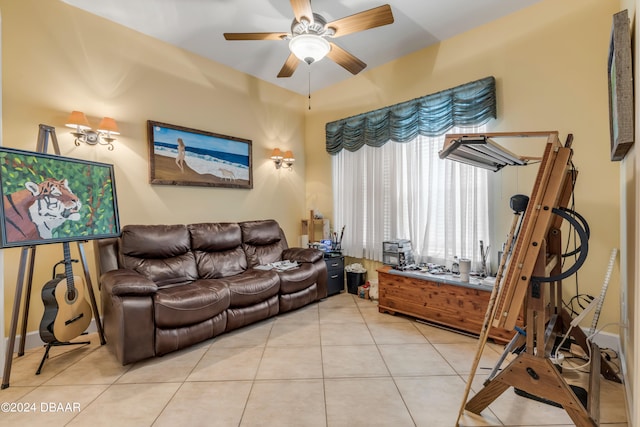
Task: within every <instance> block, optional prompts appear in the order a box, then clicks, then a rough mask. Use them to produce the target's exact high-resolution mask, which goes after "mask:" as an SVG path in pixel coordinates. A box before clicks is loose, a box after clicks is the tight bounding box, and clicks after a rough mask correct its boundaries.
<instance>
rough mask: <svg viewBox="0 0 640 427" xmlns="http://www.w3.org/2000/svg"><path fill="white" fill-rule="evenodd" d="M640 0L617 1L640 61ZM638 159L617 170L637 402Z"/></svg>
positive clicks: (629, 354) (639, 416) (632, 389)
mask: <svg viewBox="0 0 640 427" xmlns="http://www.w3.org/2000/svg"><path fill="white" fill-rule="evenodd" d="M639 4H640V0H622V1H621V2H620V10H624V9H627V10H628V11H629V18H630V20H631V32H632V41H633V44H634V46H633V56H634V58H640V45H639V44H638V42H637V38H636V37H637V36H634V35H635V34H637V28H639V27H638V25H639V24H638V22H639V17H638V14H637V9H638V5H639ZM634 74H635V76H634V79H635V93H636V97H635V113H636V120H635V123H636V128H635V135H636V136H635V140H636V141H639V140H640V126H639V125H638V123H640V120H638V116H639V115H640V102H638V95H637V94H639V93H640V84H639V83H638V82H639V81H640V80H639V79H640V70H639V69H638V66H637V59H636V63H635V64H634ZM639 166H640V157H639V156H638V155H637V143H636V145H634V146H633V147H632V148H631V150H630V151H629V153H627V156H626V157H625V159H624V160H623V161H622V162H621V169H620V201H621V203H620V222H621V227H620V228H621V234H620V244H621V249H622V253H621V272H622V274H621V281H620V283H621V284H620V302H621V304H620V311H621V313H620V321H621V323H623V324H625V325H627V327H626V328H623V329H621V331H620V341H621V346H622V349H623V362H624V364H625V371H626V373H627V382H626V387H627V402H637V401H638V398H637V397H636V396H638V390H640V378H638V372H639V371H640V367H639V364H640V360H639V355H640V319H638V310H637V307H639V306H640V292H638V290H637V286H638V283H640V278H639V275H640V271H638V267H637V264H638V263H637V261H636V260H637V259H638V256H637V254H638V253H640V237H639V236H640V234H639V233H640V227H639V226H638V225H639V223H640V218H638V212H640V208H639V205H638V204H639V203H640V199H639V198H638V188H640V175H638V173H637V171H638V170H640V168H639ZM629 406H630V408H629V413H630V416H629V425H634V426H636V425H640V408H638V405H637V404H635V405H634V404H631V405H629Z"/></svg>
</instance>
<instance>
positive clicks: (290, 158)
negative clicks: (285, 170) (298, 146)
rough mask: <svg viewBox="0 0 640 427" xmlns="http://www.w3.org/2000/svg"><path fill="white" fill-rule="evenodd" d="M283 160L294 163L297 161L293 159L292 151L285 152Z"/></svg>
mask: <svg viewBox="0 0 640 427" xmlns="http://www.w3.org/2000/svg"><path fill="white" fill-rule="evenodd" d="M283 160H284V161H285V162H294V161H295V160H296V159H294V158H293V152H292V151H291V150H287V151H285V152H284V156H283Z"/></svg>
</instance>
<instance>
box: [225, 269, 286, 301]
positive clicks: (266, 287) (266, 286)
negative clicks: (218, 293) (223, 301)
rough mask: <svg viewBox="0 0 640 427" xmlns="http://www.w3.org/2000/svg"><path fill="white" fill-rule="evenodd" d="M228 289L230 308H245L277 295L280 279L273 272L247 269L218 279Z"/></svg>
mask: <svg viewBox="0 0 640 427" xmlns="http://www.w3.org/2000/svg"><path fill="white" fill-rule="evenodd" d="M218 281H220V282H223V283H225V284H226V285H227V287H228V288H229V293H230V298H231V301H230V307H246V306H249V305H253V304H257V303H260V302H262V301H265V300H267V299H269V298H270V297H272V296H274V295H278V291H279V290H280V278H279V277H278V274H276V272H275V271H271V270H268V271H265V270H254V269H249V270H247V271H245V272H244V273H241V274H238V275H236V276H231V277H225V278H224V279H218Z"/></svg>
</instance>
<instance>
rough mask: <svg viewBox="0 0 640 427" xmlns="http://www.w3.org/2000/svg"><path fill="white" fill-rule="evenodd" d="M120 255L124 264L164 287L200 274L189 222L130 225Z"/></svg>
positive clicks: (181, 283)
mask: <svg viewBox="0 0 640 427" xmlns="http://www.w3.org/2000/svg"><path fill="white" fill-rule="evenodd" d="M120 256H121V265H122V267H123V268H128V269H131V270H135V271H137V272H138V273H140V274H142V275H143V276H145V277H146V278H148V279H149V280H152V281H153V282H155V283H156V284H157V285H158V287H160V288H163V287H168V286H176V285H184V284H187V283H191V282H193V281H194V280H196V279H197V278H198V270H197V268H196V261H195V257H194V255H193V252H191V238H190V235H189V230H188V229H187V226H186V225H126V226H124V227H123V228H122V236H121V237H120Z"/></svg>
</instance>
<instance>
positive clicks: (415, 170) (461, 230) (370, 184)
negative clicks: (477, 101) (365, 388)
mask: <svg viewBox="0 0 640 427" xmlns="http://www.w3.org/2000/svg"><path fill="white" fill-rule="evenodd" d="M484 130H485V126H481V127H476V128H464V130H463V129H461V128H454V129H451V130H450V131H449V133H461V132H474V133H475V132H483V131H484ZM443 141H444V135H442V136H440V137H425V136H418V137H417V138H415V139H413V140H412V141H409V142H404V143H399V142H394V141H389V142H387V143H386V144H384V145H383V146H381V147H371V146H368V145H365V146H363V147H362V148H360V149H359V150H357V151H355V152H350V151H347V150H341V151H340V152H339V153H338V154H336V155H334V156H333V157H332V170H333V194H334V222H335V228H336V229H340V228H342V226H343V225H344V226H345V232H344V239H343V242H342V249H343V253H344V254H345V255H347V256H352V257H357V258H367V259H372V260H376V261H382V242H383V241H384V240H391V239H410V240H411V243H412V247H413V251H414V255H415V256H416V262H434V263H438V264H446V265H448V264H449V262H450V261H451V259H452V258H453V257H454V256H456V255H457V256H459V257H464V258H470V259H471V260H472V262H473V263H475V264H476V266H478V265H479V262H480V245H479V241H480V240H483V241H485V242H488V240H489V214H488V212H489V195H488V176H487V175H488V172H487V171H486V170H484V169H479V168H474V167H471V166H468V165H464V164H461V163H458V162H452V161H449V160H442V159H440V157H439V156H438V151H439V150H440V149H441V148H442V144H443Z"/></svg>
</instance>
